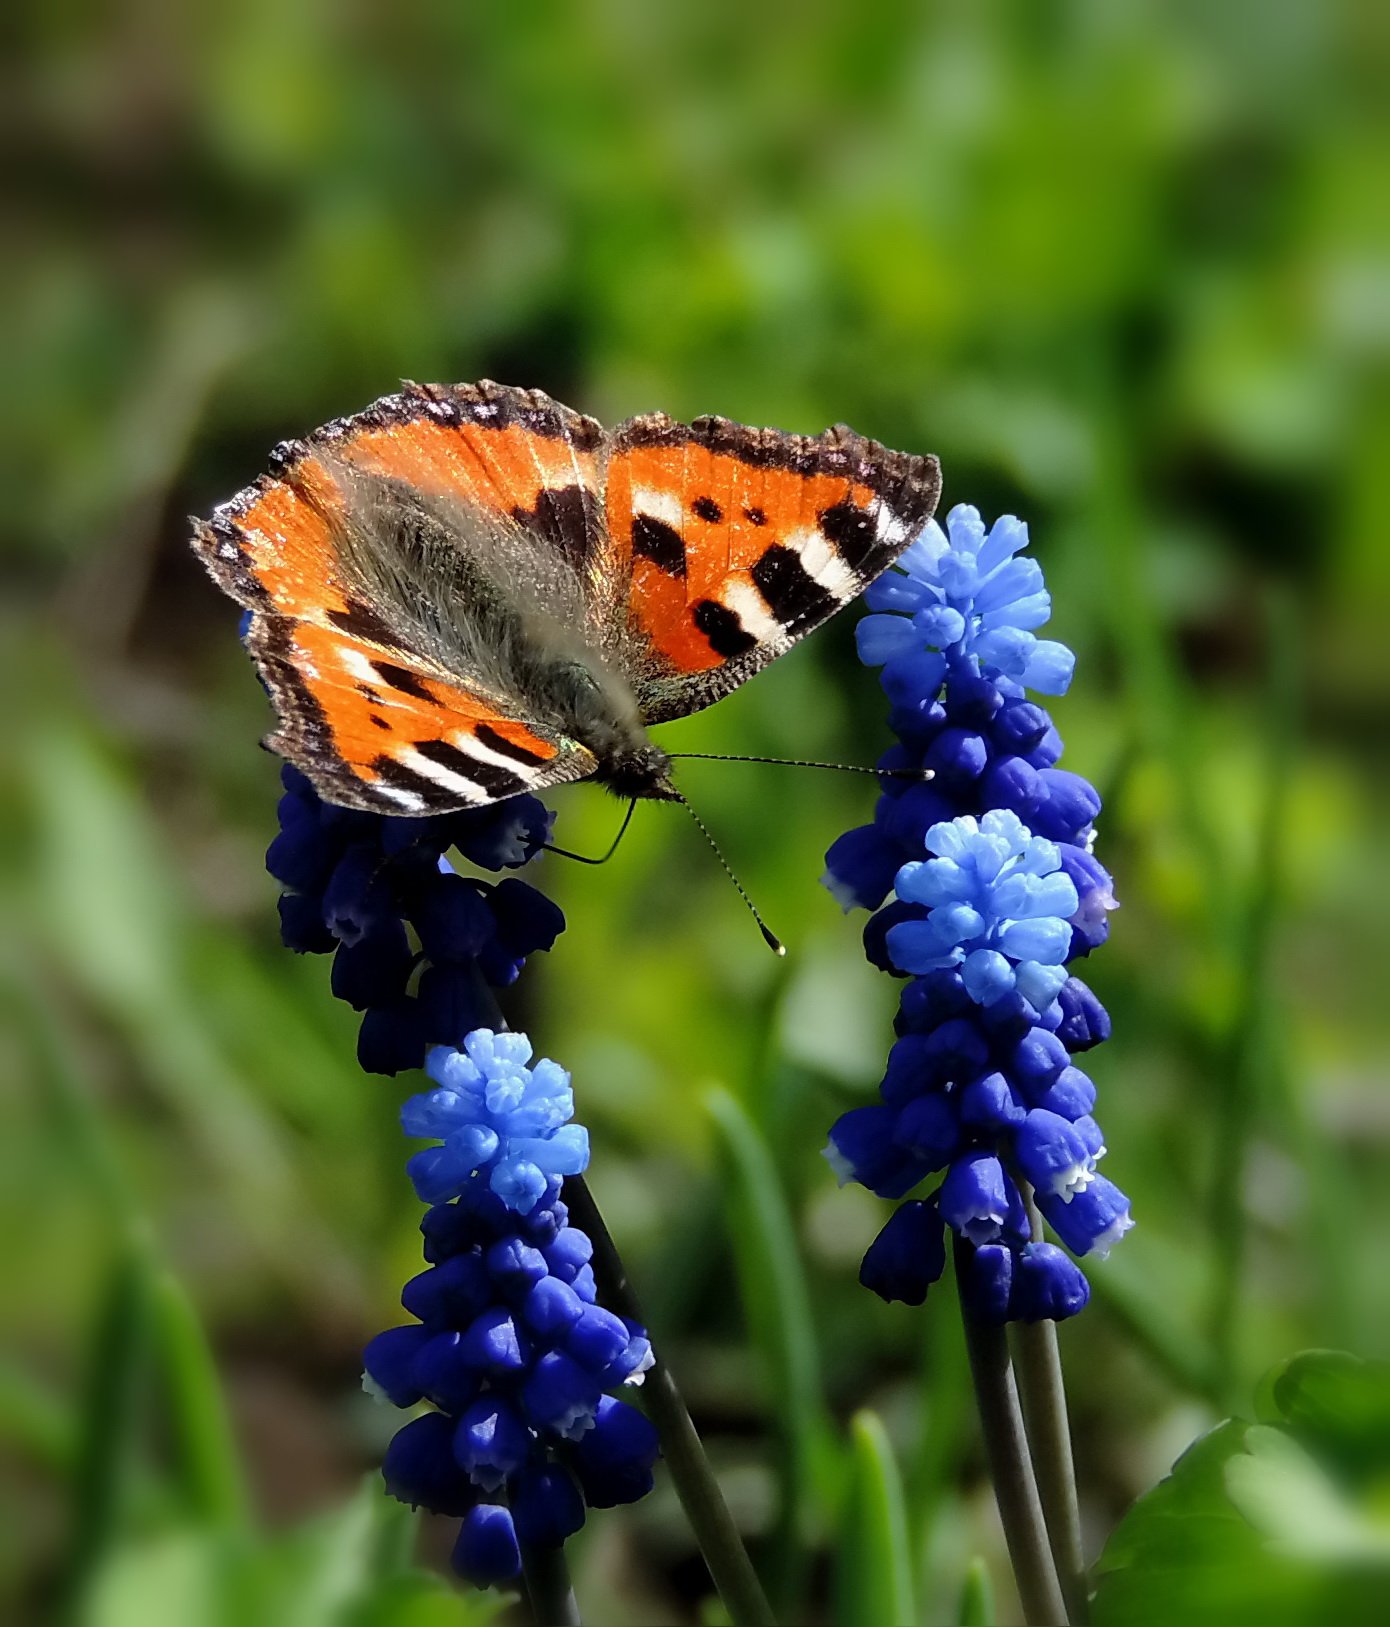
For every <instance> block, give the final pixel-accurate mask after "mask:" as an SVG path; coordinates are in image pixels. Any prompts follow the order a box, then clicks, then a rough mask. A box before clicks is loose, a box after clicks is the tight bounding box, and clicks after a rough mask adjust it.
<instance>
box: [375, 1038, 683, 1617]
mask: <svg viewBox="0 0 1390 1627" xmlns="http://www.w3.org/2000/svg"><path fill="white" fill-rule="evenodd" d="M530 1058H531V1047H530V1044H529V1042H528V1041H527V1039H526V1036H525V1035H523V1034H509V1033H501V1034H497V1033H493V1032H491V1031H490V1030H481V1031H479V1032H475V1033H473V1034H470V1035H469V1036H468V1037H467V1039H466V1041H465V1044H464V1047H463V1049H462V1050H460V1051H456V1052H454V1051H450V1052H446V1053H444V1054H441V1053H440V1052H439V1051H436V1052H433V1053H432V1054H431V1072H432V1074H433V1075H434V1077H435V1079H436V1080H437V1081H439V1083H438V1085H437V1088H436V1089H434V1090H433V1091H430V1092H428V1093H426V1094H424V1095H421V1096H417V1097H415V1098H413V1099H412V1100H411V1101H409V1102H407V1104H406V1106H405V1109H404V1111H403V1113H402V1122H403V1124H404V1126H405V1129H406V1132H407V1133H408V1134H410V1135H416V1136H425V1137H430V1138H442V1145H441V1146H438V1147H432V1148H429V1149H426V1150H425V1151H424V1152H420V1153H416V1154H415V1155H414V1157H413V1158H412V1159H411V1161H410V1165H409V1170H410V1175H411V1178H412V1180H413V1182H414V1183H415V1187H416V1190H417V1192H418V1193H419V1194H420V1196H421V1198H422V1199H423V1200H424V1201H426V1202H429V1203H430V1204H431V1207H430V1208H429V1209H428V1211H427V1212H426V1214H425V1216H424V1219H423V1220H422V1221H421V1225H420V1229H421V1231H422V1232H423V1234H424V1238H425V1249H424V1253H425V1259H426V1261H427V1262H428V1265H427V1268H426V1269H425V1270H424V1271H422V1272H421V1273H420V1274H419V1275H418V1276H416V1277H413V1278H412V1279H411V1280H410V1281H409V1282H408V1283H407V1284H406V1285H405V1289H404V1290H403V1292H402V1294H401V1303H402V1304H403V1305H404V1307H405V1309H406V1310H407V1311H408V1312H409V1313H410V1315H411V1316H412V1317H413V1318H414V1319H415V1320H414V1321H412V1322H410V1323H408V1324H407V1325H405V1326H403V1327H397V1328H391V1329H388V1330H387V1331H386V1332H385V1333H382V1334H379V1335H378V1336H377V1337H376V1338H375V1339H373V1340H372V1342H371V1344H369V1345H368V1346H367V1349H366V1352H365V1356H364V1363H365V1367H366V1375H367V1382H368V1384H369V1387H370V1388H372V1389H373V1390H374V1391H376V1392H377V1393H378V1394H380V1395H382V1396H384V1397H385V1398H386V1399H387V1400H388V1401H390V1402H392V1403H394V1405H396V1406H398V1407H416V1406H418V1405H420V1404H421V1403H422V1402H424V1403H428V1405H429V1408H430V1410H428V1411H424V1412H422V1413H421V1414H420V1415H419V1416H418V1417H416V1418H414V1419H412V1420H411V1421H410V1422H409V1423H407V1424H406V1425H405V1426H404V1427H403V1428H402V1429H400V1430H399V1431H398V1432H397V1433H396V1435H395V1437H394V1438H393V1440H392V1441H391V1444H390V1446H389V1447H388V1448H387V1452H386V1459H385V1463H384V1466H383V1467H384V1473H385V1477H386V1485H387V1489H388V1491H390V1492H391V1494H392V1495H393V1496H395V1497H398V1498H399V1499H400V1500H401V1501H402V1502H406V1503H410V1504H412V1505H414V1506H417V1507H423V1508H428V1509H430V1510H432V1511H433V1512H435V1513H439V1514H446V1515H454V1516H461V1517H462V1525H461V1527H460V1531H459V1536H458V1540H457V1543H456V1545H455V1548H454V1564H455V1567H456V1569H457V1570H458V1571H459V1572H460V1573H461V1574H462V1575H464V1576H465V1577H467V1578H468V1579H469V1580H470V1581H472V1582H474V1583H476V1584H477V1585H478V1586H480V1587H481V1586H488V1585H490V1584H492V1583H497V1582H503V1581H507V1580H510V1579H511V1578H512V1577H514V1576H516V1575H517V1574H518V1572H519V1570H520V1568H521V1563H522V1553H523V1550H524V1549H525V1548H527V1547H528V1546H530V1547H540V1548H545V1547H554V1546H557V1545H559V1544H560V1543H562V1542H564V1541H565V1539H566V1538H567V1537H569V1536H571V1535H572V1534H573V1533H574V1532H575V1531H577V1530H578V1529H579V1527H580V1526H581V1525H583V1523H584V1515H585V1509H586V1507H589V1508H607V1507H611V1506H613V1505H614V1504H617V1503H628V1502H634V1501H636V1500H637V1499H638V1498H639V1497H642V1496H643V1495H645V1493H646V1492H648V1491H649V1490H650V1489H651V1485H652V1465H653V1463H654V1462H655V1460H656V1456H657V1440H656V1432H655V1430H654V1429H653V1427H652V1425H651V1424H650V1423H649V1422H648V1420H647V1418H646V1416H645V1415H644V1414H643V1413H641V1412H640V1411H638V1410H637V1409H636V1408H634V1407H632V1406H630V1405H628V1404H627V1403H625V1402H623V1401H621V1400H619V1399H618V1398H617V1396H616V1395H614V1394H613V1393H612V1392H614V1391H619V1390H621V1389H622V1388H623V1387H624V1386H628V1385H633V1384H640V1383H641V1381H642V1377H643V1375H644V1374H645V1373H646V1371H647V1369H648V1368H649V1367H650V1365H651V1362H652V1353H651V1344H650V1342H649V1341H648V1339H647V1335H646V1332H645V1330H644V1329H642V1328H641V1327H640V1326H639V1325H638V1324H636V1323H634V1322H632V1321H629V1320H626V1319H625V1318H623V1317H621V1316H618V1315H616V1314H614V1313H613V1312H612V1311H609V1310H606V1309H605V1308H604V1307H603V1306H601V1305H600V1304H599V1303H598V1291H597V1287H596V1284H595V1279H594V1272H593V1268H592V1266H591V1265H590V1257H591V1255H592V1253H593V1249H592V1245H591V1243H590V1240H589V1238H588V1236H587V1235H586V1234H585V1233H584V1232H582V1231H580V1230H579V1229H578V1228H577V1227H575V1226H572V1225H570V1223H569V1216H568V1211H567V1210H566V1207H565V1204H564V1203H563V1202H562V1201H561V1198H560V1191H561V1177H562V1175H564V1174H573V1173H577V1172H578V1171H579V1170H582V1169H583V1167H584V1166H585V1164H586V1163H587V1162H588V1139H587V1136H586V1134H585V1132H584V1131H583V1129H582V1128H581V1127H579V1126H577V1125H574V1124H571V1123H570V1122H569V1121H570V1118H571V1115H572V1112H573V1105H574V1104H573V1096H572V1093H571V1091H570V1083H569V1075H568V1074H567V1073H566V1072H565V1071H564V1070H563V1069H562V1068H560V1067H558V1066H557V1065H556V1064H555V1063H553V1062H550V1061H548V1060H542V1061H540V1062H537V1063H536V1064H535V1066H534V1067H531V1066H528V1064H529V1063H530Z"/></svg>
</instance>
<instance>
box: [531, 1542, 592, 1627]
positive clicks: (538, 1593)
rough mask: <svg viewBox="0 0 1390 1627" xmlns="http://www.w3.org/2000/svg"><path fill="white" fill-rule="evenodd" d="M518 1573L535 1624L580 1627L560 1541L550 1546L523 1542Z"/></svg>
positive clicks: (576, 1604)
mask: <svg viewBox="0 0 1390 1627" xmlns="http://www.w3.org/2000/svg"><path fill="white" fill-rule="evenodd" d="M521 1574H522V1576H523V1577H524V1578H525V1581H526V1598H527V1601H528V1602H529V1604H530V1606H531V1620H532V1621H533V1623H534V1624H535V1627H581V1623H582V1618H581V1617H580V1614H579V1602H578V1600H577V1599H576V1598H575V1596H574V1588H573V1586H572V1585H571V1583H570V1568H569V1565H568V1563H567V1562H566V1559H565V1549H564V1544H563V1543H561V1544H560V1545H559V1546H557V1547H553V1548H541V1547H535V1546H533V1545H532V1544H530V1543H523V1545H522V1549H521Z"/></svg>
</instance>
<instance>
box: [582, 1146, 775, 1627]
mask: <svg viewBox="0 0 1390 1627" xmlns="http://www.w3.org/2000/svg"><path fill="white" fill-rule="evenodd" d="M565 1202H566V1203H567V1204H568V1205H569V1210H570V1218H571V1220H572V1221H573V1222H574V1224H575V1225H577V1226H578V1227H579V1229H580V1230H581V1231H584V1232H587V1233H588V1235H589V1240H590V1241H591V1242H592V1243H593V1245H594V1259H593V1266H594V1276H595V1278H596V1279H597V1281H598V1285H599V1291H600V1295H601V1297H602V1299H603V1302H604V1304H605V1305H606V1306H608V1307H609V1308H610V1309H611V1310H614V1311H617V1312H618V1313H619V1314H620V1315H622V1316H626V1317H629V1318H631V1320H632V1321H634V1322H641V1323H642V1324H643V1326H644V1327H645V1326H646V1319H645V1318H644V1316H643V1314H642V1307H641V1304H640V1303H639V1302H638V1299H637V1296H636V1294H635V1293H634V1292H633V1290H632V1285H631V1283H629V1281H628V1279H627V1271H626V1269H625V1268H624V1266H623V1262H622V1259H621V1258H620V1256H619V1254H618V1251H617V1249H616V1247H615V1246H614V1243H613V1239H612V1237H611V1236H610V1235H609V1231H608V1227H607V1226H606V1225H605V1224H604V1220H603V1216H602V1215H601V1214H600V1213H599V1208H598V1205H597V1204H596V1203H595V1202H594V1198H593V1194H592V1193H591V1192H590V1191H589V1188H588V1186H587V1185H586V1184H585V1182H584V1179H583V1177H582V1176H577V1175H576V1176H573V1177H571V1178H570V1179H569V1180H567V1181H566V1182H565ZM642 1398H643V1401H644V1403H645V1406H646V1410H647V1413H648V1414H649V1416H650V1417H651V1420H652V1422H653V1423H654V1424H655V1425H656V1430H657V1434H658V1435H659V1436H660V1437H661V1451H662V1455H663V1456H664V1457H665V1459H666V1466H667V1468H668V1469H669V1470H670V1471H671V1479H672V1480H673V1481H674V1482H675V1487H676V1494H677V1496H679V1498H680V1500H681V1506H682V1507H683V1508H684V1509H685V1516H686V1518H687V1519H688V1520H689V1521H690V1525H691V1529H692V1530H693V1531H694V1533H695V1540H696V1542H697V1543H698V1544H699V1547H700V1552H701V1553H702V1554H703V1555H704V1559H705V1564H706V1565H708V1566H709V1573H710V1575H711V1577H713V1579H714V1585H715V1587H716V1588H718V1590H719V1596H720V1598H721V1599H722V1600H723V1601H724V1607H725V1609H726V1610H727V1611H728V1612H729V1617H730V1619H731V1620H732V1621H733V1623H734V1627H772V1624H773V1622H774V1621H775V1618H774V1616H773V1614H772V1609H771V1606H770V1605H769V1604H768V1602H767V1596H766V1595H765V1594H764V1592H763V1589H762V1584H761V1583H760V1582H759V1581H758V1575H757V1572H756V1571H755V1570H754V1569H753V1564H752V1561H751V1560H750V1559H749V1557H748V1551H747V1549H746V1548H745V1547H744V1546H743V1539H742V1537H740V1536H739V1532H738V1526H737V1525H736V1524H735V1523H734V1517H733V1515H732V1514H730V1512H729V1505H728V1504H727V1503H726V1502H725V1501H724V1493H723V1492H722V1491H721V1490H720V1488H719V1482H718V1480H716V1479H715V1475H714V1470H713V1469H712V1468H711V1467H710V1462H709V1459H708V1458H707V1457H706V1456H705V1449H704V1447H703V1446H702V1445H701V1444H700V1437H699V1435H698V1434H697V1433H696V1430H695V1425H694V1423H693V1421H692V1420H691V1417H690V1413H689V1410H688V1409H687V1407H686V1405H685V1401H684V1400H683V1399H682V1397H681V1393H680V1391H679V1389H677V1387H676V1381H675V1379H674V1378H673V1377H672V1376H671V1369H670V1366H669V1364H668V1363H667V1362H666V1361H665V1360H664V1358H659V1359H658V1360H657V1362H656V1363H655V1365H654V1366H653V1367H651V1368H650V1369H649V1371H648V1373H647V1376H646V1380H645V1382H644V1383H643V1385H642Z"/></svg>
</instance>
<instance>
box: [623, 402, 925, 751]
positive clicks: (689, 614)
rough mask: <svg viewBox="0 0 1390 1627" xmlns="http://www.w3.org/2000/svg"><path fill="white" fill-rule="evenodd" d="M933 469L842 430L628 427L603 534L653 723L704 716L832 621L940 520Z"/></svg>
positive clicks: (652, 420) (657, 419)
mask: <svg viewBox="0 0 1390 1627" xmlns="http://www.w3.org/2000/svg"><path fill="white" fill-rule="evenodd" d="M939 489H940V475H939V471H938V468H937V464H936V460H935V459H934V458H915V457H909V456H907V455H906V454H903V453H898V452H889V451H887V450H885V448H883V447H881V446H879V445H878V444H877V443H876V442H873V441H866V440H864V439H863V438H862V437H861V436H858V435H856V434H855V433H854V432H853V431H852V430H848V429H845V428H843V427H841V428H837V429H832V430H828V431H826V433H825V434H824V435H821V436H819V437H816V438H811V437H808V436H800V435H785V434H782V433H780V432H779V431H776V430H759V429H750V428H748V427H747V426H745V425H742V424H735V423H731V422H730V421H729V420H727V419H723V418H705V419H697V420H696V422H695V423H694V424H692V425H689V426H686V425H683V424H676V423H673V422H672V421H671V420H670V419H668V418H666V417H665V416H664V415H661V414H654V415H650V416H648V417H644V418H636V419H632V420H631V421H629V422H628V423H626V424H623V425H621V426H620V427H619V428H618V429H617V430H616V431H615V432H614V436H613V449H612V451H611V453H610V455H609V458H608V466H607V484H606V505H607V516H608V526H609V530H610V532H611V533H612V536H613V539H614V545H615V549H616V551H617V553H618V554H619V555H620V556H625V557H626V558H627V559H628V561H629V562H630V563H629V569H630V572H631V598H630V625H631V628H632V631H633V637H634V643H635V646H636V650H637V661H636V662H635V663H634V665H635V666H636V669H637V670H636V672H635V674H634V676H635V677H636V679H637V692H638V698H639V701H640V703H641V706H642V713H643V716H644V718H645V719H646V720H647V721H648V722H650V723H656V722H661V721H664V720H666V719H669V718H673V717H682V716H684V715H686V714H687V713H689V712H693V711H697V710H699V708H700V707H703V706H708V705H710V704H711V703H712V702H713V701H715V700H717V699H719V697H720V696H721V695H725V694H727V693H728V692H729V690H730V689H733V688H734V687H736V686H737V685H738V684H740V683H742V682H743V681H744V680H745V679H746V678H748V677H751V676H752V674H753V673H754V672H756V671H758V670H759V669H760V668H761V667H763V666H765V665H766V664H767V663H768V662H769V661H771V660H773V659H774V658H775V657H776V656H778V655H781V654H782V653H783V652H784V651H786V650H788V649H790V647H791V646H792V645H793V644H794V643H795V642H796V641H797V640H798V639H799V638H802V637H803V636H804V635H805V634H806V633H808V632H810V631H811V630H812V629H813V628H815V627H817V626H819V625H820V623H821V622H823V621H825V620H826V619H827V618H828V617H829V616H831V615H833V614H834V612H835V611H836V610H838V609H839V608H840V606H841V605H843V604H845V603H847V602H848V601H849V600H850V599H852V598H853V597H855V595H856V594H858V593H859V592H860V591H861V590H862V589H863V587H864V586H865V585H866V584H867V583H868V582H871V581H872V580H873V579H874V578H875V577H876V576H878V575H879V574H880V573H881V572H882V571H883V570H884V569H885V568H886V567H887V566H888V565H889V564H891V563H892V561H893V560H894V559H895V558H896V557H897V556H898V554H899V553H901V552H902V550H903V549H904V548H905V547H906V546H907V544H908V542H909V541H910V540H911V538H912V536H913V535H914V534H915V532H916V531H917V529H918V528H919V527H920V526H921V525H922V524H923V522H924V521H925V520H927V519H928V518H930V516H931V513H932V511H933V509H934V508H935V506H936V497H937V493H938V491H939Z"/></svg>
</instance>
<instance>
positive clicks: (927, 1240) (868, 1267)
mask: <svg viewBox="0 0 1390 1627" xmlns="http://www.w3.org/2000/svg"><path fill="white" fill-rule="evenodd" d="M945 1265H946V1228H945V1224H944V1222H943V1221H942V1219H941V1215H940V1212H939V1211H938V1209H937V1207H936V1205H935V1204H934V1203H923V1202H920V1201H915V1202H912V1203H900V1204H899V1205H898V1207H897V1208H896V1209H895V1210H894V1211H893V1213H892V1215H891V1217H890V1218H889V1221H888V1224H887V1225H886V1226H885V1227H884V1228H883V1230H882V1231H881V1232H880V1233H879V1234H878V1236H877V1237H876V1238H875V1239H874V1240H873V1242H872V1243H871V1244H870V1245H869V1249H868V1252H867V1253H866V1254H865V1256H864V1259H863V1261H862V1263H861V1264H860V1267H859V1280H860V1282H861V1283H863V1285H864V1286H865V1287H866V1288H868V1289H870V1290H871V1291H872V1292H873V1293H875V1294H877V1295H878V1296H879V1298H880V1299H886V1300H895V1299H896V1300H901V1301H902V1302H903V1303H904V1304H905V1305H920V1304H921V1303H922V1301H923V1300H924V1299H926V1297H927V1290H928V1289H929V1288H930V1287H931V1285H932V1284H933V1283H934V1282H936V1281H937V1279H938V1278H939V1277H940V1276H941V1273H942V1271H943V1270H944V1269H945Z"/></svg>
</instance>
